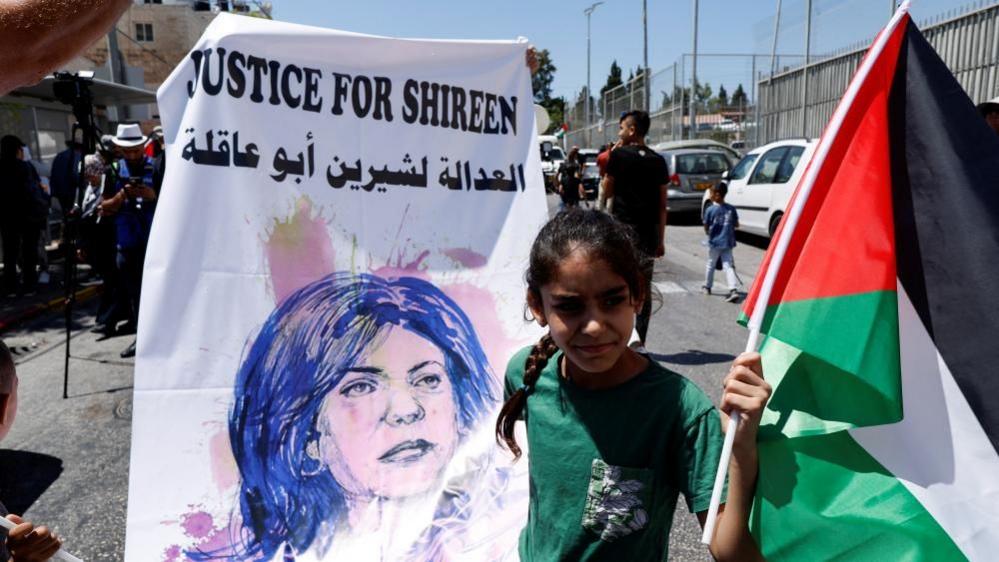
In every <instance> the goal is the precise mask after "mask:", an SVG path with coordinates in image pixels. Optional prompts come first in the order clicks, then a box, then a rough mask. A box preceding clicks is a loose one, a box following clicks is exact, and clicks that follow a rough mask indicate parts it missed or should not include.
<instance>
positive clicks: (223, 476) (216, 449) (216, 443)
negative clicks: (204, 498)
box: [208, 427, 239, 490]
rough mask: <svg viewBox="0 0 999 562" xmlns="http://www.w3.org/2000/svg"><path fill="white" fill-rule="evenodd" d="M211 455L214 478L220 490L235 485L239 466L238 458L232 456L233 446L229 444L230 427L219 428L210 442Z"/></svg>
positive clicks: (237, 479)
mask: <svg viewBox="0 0 999 562" xmlns="http://www.w3.org/2000/svg"><path fill="white" fill-rule="evenodd" d="M208 451H209V457H210V458H211V464H212V480H214V481H215V485H216V486H218V489H219V490H225V489H227V488H229V487H230V486H235V485H236V483H237V482H238V481H239V468H238V467H237V466H236V459H235V457H233V456H232V447H230V446H229V431H228V428H226V427H222V428H219V429H218V431H216V432H215V433H214V434H213V435H212V436H211V438H210V440H209V442H208Z"/></svg>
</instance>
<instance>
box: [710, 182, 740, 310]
mask: <svg viewBox="0 0 999 562" xmlns="http://www.w3.org/2000/svg"><path fill="white" fill-rule="evenodd" d="M727 194H728V186H727V185H725V184H724V183H719V184H718V185H717V186H715V187H714V188H713V189H712V190H711V201H713V202H714V205H711V206H710V207H708V208H707V210H705V211H704V233H705V234H707V235H708V262H707V265H706V267H705V268H704V286H703V287H702V288H703V289H704V293H705V294H708V295H710V294H711V286H712V285H713V283H714V278H715V264H716V263H718V262H719V261H720V262H721V267H722V269H724V270H725V280H726V281H727V282H728V296H727V297H726V298H725V300H726V301H728V302H736V301H738V300H739V277H738V276H737V275H736V274H735V260H733V259H732V248H735V229H736V228H738V227H739V213H737V212H736V210H735V207H733V206H732V205H729V204H728V203H726V202H725V195H727Z"/></svg>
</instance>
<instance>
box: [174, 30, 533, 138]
mask: <svg viewBox="0 0 999 562" xmlns="http://www.w3.org/2000/svg"><path fill="white" fill-rule="evenodd" d="M190 59H191V61H192V62H193V63H194V78H193V79H192V80H189V81H188V82H187V95H188V96H189V97H192V98H193V97H194V95H195V94H196V93H197V92H198V91H203V92H204V93H206V94H208V95H210V96H217V95H219V94H222V93H223V92H224V93H225V94H227V95H228V96H230V97H232V98H236V99H239V98H243V97H248V98H249V100H250V101H252V102H254V103H264V101H265V100H266V101H267V103H269V104H271V105H285V106H287V107H289V108H292V109H299V108H301V110H302V111H311V112H315V113H320V112H322V111H323V108H324V107H325V106H324V103H323V102H324V97H323V92H331V93H332V95H331V96H330V99H331V100H332V102H331V103H330V104H329V112H330V113H332V114H333V115H343V114H344V112H345V111H350V112H351V113H353V114H354V115H355V116H356V117H358V118H359V119H366V118H370V119H375V120H379V121H381V120H384V121H392V120H393V119H394V117H395V111H394V108H393V104H392V92H393V82H392V80H390V79H389V78H386V77H384V76H365V75H363V74H353V75H351V74H346V73H341V72H331V73H329V75H328V76H325V78H326V79H327V80H328V84H326V85H325V86H324V87H321V82H322V81H323V79H324V73H323V71H322V70H320V69H317V68H309V67H305V66H297V65H294V64H284V63H281V62H280V61H276V60H268V59H266V58H263V57H257V56H254V55H248V54H244V53H241V52H239V51H235V50H227V49H225V48H223V47H216V48H213V49H203V50H196V51H192V52H191V54H190ZM401 103H402V120H403V121H404V122H406V123H412V124H417V123H418V124H420V125H427V126H432V127H443V128H451V129H455V130H461V131H467V132H471V133H479V134H484V135H500V134H502V135H509V134H512V135H514V136H516V134H517V97H516V96H509V97H507V96H501V95H498V94H494V93H491V92H486V91H482V90H474V89H466V88H462V87H461V86H456V85H452V84H441V83H438V82H429V81H426V80H423V81H418V80H415V79H412V78H411V79H408V80H406V81H405V83H403V86H402V100H401Z"/></svg>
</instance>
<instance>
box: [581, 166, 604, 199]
mask: <svg viewBox="0 0 999 562" xmlns="http://www.w3.org/2000/svg"><path fill="white" fill-rule="evenodd" d="M599 190H600V168H598V167H597V162H596V160H595V159H594V160H587V161H586V164H583V191H584V192H585V193H586V200H587V201H596V199H597V193H598V192H599Z"/></svg>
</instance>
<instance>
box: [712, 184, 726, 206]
mask: <svg viewBox="0 0 999 562" xmlns="http://www.w3.org/2000/svg"><path fill="white" fill-rule="evenodd" d="M726 195H728V185H727V184H726V183H725V182H720V183H719V184H718V185H716V186H714V187H712V188H711V200H712V201H714V202H715V203H724V202H725V196H726Z"/></svg>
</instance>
